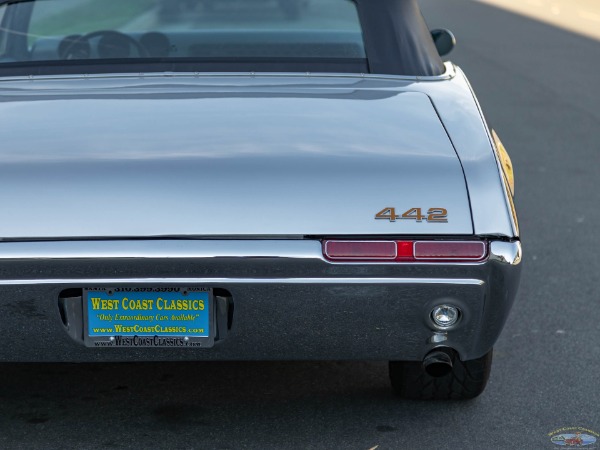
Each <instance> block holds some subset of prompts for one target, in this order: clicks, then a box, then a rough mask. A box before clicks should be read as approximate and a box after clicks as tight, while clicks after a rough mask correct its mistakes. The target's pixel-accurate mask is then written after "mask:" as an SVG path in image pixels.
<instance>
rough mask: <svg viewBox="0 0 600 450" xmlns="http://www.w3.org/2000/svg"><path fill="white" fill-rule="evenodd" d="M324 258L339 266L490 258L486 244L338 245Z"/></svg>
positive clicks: (329, 244) (328, 245)
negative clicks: (340, 263) (360, 262)
mask: <svg viewBox="0 0 600 450" xmlns="http://www.w3.org/2000/svg"><path fill="white" fill-rule="evenodd" d="M323 254H324V256H325V258H326V259H328V260H329V261H336V262H344V261H345V262H351V261H365V262H434V261H452V262H477V261H483V260H484V259H485V258H486V257H487V243H485V242H483V241H334V240H328V241H324V242H323Z"/></svg>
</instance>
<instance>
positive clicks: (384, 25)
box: [354, 0, 444, 76]
mask: <svg viewBox="0 0 600 450" xmlns="http://www.w3.org/2000/svg"><path fill="white" fill-rule="evenodd" d="M354 1H355V2H356V4H357V6H358V11H359V15H360V20H361V24H362V27H363V33H364V39H365V45H366V50H367V58H368V61H369V71H370V72H371V73H381V74H393V75H415V76H435V75H441V74H443V73H444V64H443V62H442V59H441V58H440V56H439V54H438V52H437V49H436V47H435V44H434V43H433V38H432V37H431V33H430V30H429V28H428V27H427V24H426V23H425V20H424V19H423V15H422V14H421V10H420V8H419V5H418V3H417V0H354Z"/></svg>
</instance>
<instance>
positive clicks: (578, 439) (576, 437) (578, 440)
mask: <svg viewBox="0 0 600 450" xmlns="http://www.w3.org/2000/svg"><path fill="white" fill-rule="evenodd" d="M548 436H550V441H551V442H552V443H553V444H555V445H560V446H563V447H587V448H596V446H595V445H594V444H596V442H597V441H598V438H600V434H598V433H596V432H595V431H592V430H589V429H587V428H582V427H567V428H559V429H558V430H554V431H553V432H551V433H548Z"/></svg>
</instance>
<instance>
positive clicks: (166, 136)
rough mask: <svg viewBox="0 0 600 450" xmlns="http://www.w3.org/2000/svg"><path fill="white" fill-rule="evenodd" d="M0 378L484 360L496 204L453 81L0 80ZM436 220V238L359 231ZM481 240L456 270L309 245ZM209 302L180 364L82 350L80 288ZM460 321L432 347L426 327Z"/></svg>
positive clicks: (494, 187) (413, 231)
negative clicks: (29, 372)
mask: <svg viewBox="0 0 600 450" xmlns="http://www.w3.org/2000/svg"><path fill="white" fill-rule="evenodd" d="M0 99H1V102H0V116H1V117H2V121H3V127H2V128H3V132H2V142H3V145H2V148H1V149H0V160H1V161H2V163H1V164H0V186H1V189H0V205H1V208H2V212H3V217H4V220H3V221H2V222H1V223H0V236H2V238H3V239H2V242H0V268H1V273H2V275H1V277H0V299H1V303H0V310H2V312H3V314H2V319H0V323H1V329H2V334H3V344H4V345H3V346H2V347H0V360H3V361H121V360H198V359H389V360H415V361H416V360H422V359H423V357H424V356H425V355H426V354H427V353H428V352H429V351H431V350H432V349H433V348H436V347H438V346H441V345H443V346H446V347H451V348H453V349H455V350H456V351H457V352H458V353H459V355H460V357H461V359H463V360H467V359H474V358H478V357H480V356H482V355H484V354H485V353H487V352H488V351H489V350H490V349H491V348H492V346H493V345H494V343H495V341H496V339H497V338H498V336H499V334H500V331H501V329H502V326H503V324H504V322H505V320H506V318H507V315H508V313H509V310H510V306H511V304H512V302H513V300H514V297H515V295H516V290H517V286H518V281H519V276H520V267H521V265H520V263H521V245H520V241H519V230H518V224H517V219H516V215H515V214H514V207H513V204H512V196H511V193H510V191H509V189H508V185H507V181H506V178H505V176H504V174H503V171H502V168H501V165H500V162H499V160H498V158H497V156H496V152H495V150H496V149H495V148H494V145H495V144H494V143H493V140H492V139H491V136H490V132H489V130H488V129H487V126H486V123H485V120H484V118H483V116H482V114H481V111H480V108H479V106H478V103H477V100H476V98H475V96H474V95H473V92H472V91H471V88H470V86H469V84H468V82H467V80H466V78H465V76H464V75H463V73H462V72H461V71H460V70H459V69H458V68H457V67H455V66H454V65H452V64H451V63H446V72H445V73H444V74H443V75H441V76H432V77H416V76H414V77H410V76H394V75H364V74H347V73H344V74H335V73H332V74H326V73H324V74H301V73H296V74H294V73H265V74H254V73H236V74H231V73H228V74H203V75H201V74H197V73H177V74H175V73H152V74H147V75H145V74H136V75H133V74H101V75H100V74H99V75H90V76H83V75H81V76H64V75H62V76H31V77H18V76H14V77H5V78H2V79H0ZM391 205H396V207H397V208H398V209H402V210H404V209H409V208H412V207H424V208H427V207H443V208H446V209H447V210H448V222H447V223H417V222H416V221H396V222H390V221H385V220H384V221H382V220H375V218H374V216H375V214H376V213H377V212H378V211H380V210H381V209H382V208H384V207H389V206H391ZM404 237H409V238H413V239H440V238H441V239H481V240H484V241H486V242H489V255H488V257H487V258H486V259H485V260H484V261H481V262H472V263H453V262H442V263H439V262H438V263H422V262H421V263H417V262H411V263H402V264H397V263H381V262H379V263H369V262H356V263H352V262H350V263H349V262H342V263H340V262H338V263H334V262H331V261H328V260H327V259H326V258H325V256H324V253H323V247H322V241H323V240H324V239H328V238H336V239H340V238H352V239H401V238H404ZM192 285H193V286H203V287H209V288H212V289H214V290H215V301H216V306H217V308H216V315H217V317H216V318H215V321H216V323H217V325H218V329H219V331H218V335H217V336H216V337H215V342H214V346H212V347H211V348H198V349H189V348H186V349H172V348H169V349H162V348H135V349H122V348H100V349H98V348H88V347H86V346H84V342H83V338H82V335H83V334H84V330H83V329H82V322H81V317H82V314H83V312H82V310H81V308H80V307H79V309H78V307H77V306H75V307H72V306H66V305H77V304H79V305H81V302H79V303H77V302H75V303H72V302H71V303H69V300H68V299H72V298H76V297H77V295H80V294H78V292H80V290H81V289H82V288H84V287H87V286H101V287H111V286H192ZM449 302H451V303H453V304H456V305H458V306H459V307H460V309H461V312H462V320H461V322H460V323H459V324H458V325H457V326H456V327H455V328H452V329H449V330H440V329H437V328H436V327H435V326H434V325H433V324H432V323H431V320H430V312H431V309H432V308H433V307H434V306H435V305H437V304H440V303H449Z"/></svg>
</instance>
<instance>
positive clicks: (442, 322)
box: [431, 305, 460, 328]
mask: <svg viewBox="0 0 600 450" xmlns="http://www.w3.org/2000/svg"><path fill="white" fill-rule="evenodd" d="M459 317H460V311H459V310H458V308H456V307H454V306H451V305H440V306H436V307H435V308H433V311H431V319H432V320H433V323H435V324H436V325H437V326H438V327H440V328H450V327H451V326H453V325H455V324H456V323H457V322H458V319H459Z"/></svg>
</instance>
